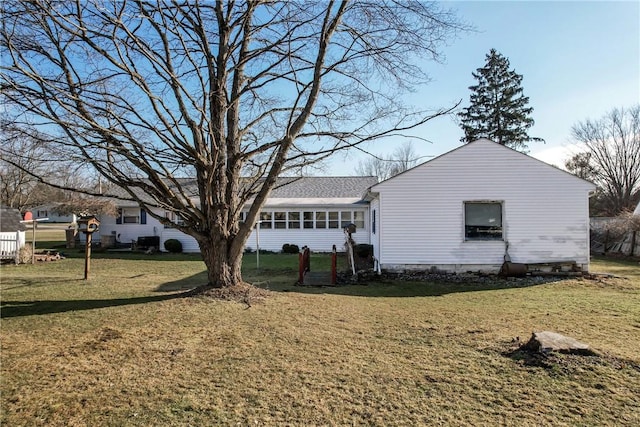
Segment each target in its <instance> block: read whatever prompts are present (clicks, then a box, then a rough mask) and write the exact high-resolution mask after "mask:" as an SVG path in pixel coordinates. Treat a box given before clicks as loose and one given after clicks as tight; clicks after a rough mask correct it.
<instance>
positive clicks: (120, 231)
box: [100, 205, 370, 252]
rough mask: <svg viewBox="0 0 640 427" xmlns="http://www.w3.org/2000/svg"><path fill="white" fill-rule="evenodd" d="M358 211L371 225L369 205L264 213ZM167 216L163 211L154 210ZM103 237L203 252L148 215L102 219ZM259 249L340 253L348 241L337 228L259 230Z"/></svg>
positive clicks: (361, 239)
mask: <svg viewBox="0 0 640 427" xmlns="http://www.w3.org/2000/svg"><path fill="white" fill-rule="evenodd" d="M328 209H329V210H341V211H349V210H352V211H353V210H358V211H364V214H365V224H368V221H369V218H368V216H369V214H368V208H367V206H363V205H342V206H338V205H334V206H330V207H327V206H300V205H296V206H278V207H277V208H275V207H273V208H267V207H265V210H274V211H275V210H278V211H313V210H318V211H326V210H328ZM155 212H157V213H159V214H160V216H164V212H162V213H160V211H155ZM100 234H101V235H105V234H107V235H110V234H115V235H116V236H117V241H118V242H121V243H130V242H131V241H135V240H137V239H138V237H140V236H160V250H163V251H164V242H166V241H167V240H169V239H177V240H179V241H180V243H182V250H183V252H200V248H199V246H198V242H197V241H196V240H195V239H194V238H193V237H191V236H189V235H187V234H184V233H182V232H181V231H179V230H177V229H175V228H165V226H164V225H163V224H161V223H160V222H159V221H158V220H157V219H155V218H154V217H152V216H151V215H147V224H116V218H115V217H109V216H103V217H102V218H101V223H100ZM259 234H260V249H264V250H270V251H280V250H281V249H282V245H283V244H285V243H290V244H296V245H298V246H299V247H302V246H308V247H309V248H310V249H311V250H312V251H316V252H329V251H331V249H332V247H333V245H336V247H337V249H338V250H339V251H341V250H342V246H343V244H344V242H345V236H344V232H343V231H342V229H341V228H338V229H328V228H325V229H304V228H300V229H260V231H259ZM352 237H353V238H354V240H355V241H356V242H357V243H369V242H370V240H369V232H368V230H367V229H364V230H357V231H356V233H355V234H353V236H352ZM256 243H257V242H256V230H255V229H254V230H253V232H252V233H251V235H250V236H249V238H248V240H247V242H246V247H247V248H251V249H253V250H255V249H256V247H257V245H256Z"/></svg>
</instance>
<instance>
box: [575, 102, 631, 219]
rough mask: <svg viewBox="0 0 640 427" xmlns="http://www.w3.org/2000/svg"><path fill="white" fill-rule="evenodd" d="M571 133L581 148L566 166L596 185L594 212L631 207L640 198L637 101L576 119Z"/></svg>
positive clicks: (607, 212)
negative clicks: (598, 116) (597, 115)
mask: <svg viewBox="0 0 640 427" xmlns="http://www.w3.org/2000/svg"><path fill="white" fill-rule="evenodd" d="M571 133H572V137H573V140H574V141H575V142H577V143H578V146H581V147H583V149H582V152H581V153H578V154H577V155H575V156H574V157H572V158H571V159H570V160H569V161H568V162H567V163H566V164H565V166H566V167H567V169H568V170H569V171H571V172H573V173H576V174H577V175H578V176H581V177H583V178H586V179H589V180H591V181H593V182H594V183H595V184H596V185H597V186H598V192H599V194H598V199H599V202H600V203H599V204H598V205H599V208H598V209H599V212H597V213H598V214H602V215H609V216H616V215H618V214H620V213H621V212H623V211H625V210H630V211H632V210H633V209H634V208H635V206H636V205H637V204H638V200H639V199H640V105H636V106H634V107H632V108H629V109H624V108H615V109H613V110H611V111H610V112H608V113H607V114H606V115H605V116H604V117H602V118H601V119H599V120H586V121H584V122H580V123H577V124H576V125H574V126H573V128H572V130H571Z"/></svg>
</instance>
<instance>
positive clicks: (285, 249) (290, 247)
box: [282, 243, 300, 254]
mask: <svg viewBox="0 0 640 427" xmlns="http://www.w3.org/2000/svg"><path fill="white" fill-rule="evenodd" d="M299 252H300V247H299V246H298V245H294V244H290V243H285V244H284V245H282V253H283V254H297V253H299Z"/></svg>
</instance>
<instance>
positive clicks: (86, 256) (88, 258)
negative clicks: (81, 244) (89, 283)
mask: <svg viewBox="0 0 640 427" xmlns="http://www.w3.org/2000/svg"><path fill="white" fill-rule="evenodd" d="M92 234H93V233H87V239H86V240H87V245H86V248H85V250H84V280H87V279H88V278H89V270H90V269H91V235H92Z"/></svg>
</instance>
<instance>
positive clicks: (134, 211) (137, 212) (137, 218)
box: [121, 208, 140, 224]
mask: <svg viewBox="0 0 640 427" xmlns="http://www.w3.org/2000/svg"><path fill="white" fill-rule="evenodd" d="M127 214H129V215H127ZM131 214H133V215H131ZM121 216H122V224H140V208H122V214H121ZM127 218H129V219H131V218H135V220H134V221H127V220H126V219H127Z"/></svg>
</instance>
